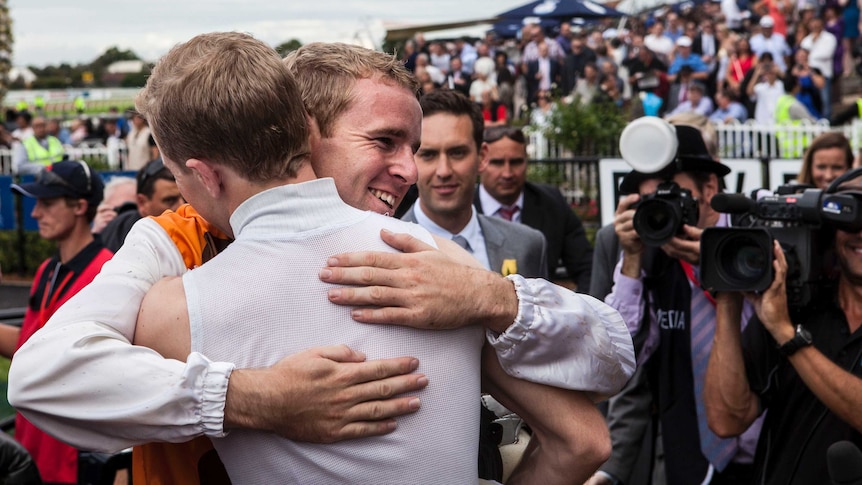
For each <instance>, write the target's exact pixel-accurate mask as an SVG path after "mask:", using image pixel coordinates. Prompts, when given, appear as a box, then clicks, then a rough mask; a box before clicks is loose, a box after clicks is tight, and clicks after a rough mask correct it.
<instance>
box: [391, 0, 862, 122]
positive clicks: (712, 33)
mask: <svg viewBox="0 0 862 485" xmlns="http://www.w3.org/2000/svg"><path fill="white" fill-rule="evenodd" d="M576 20H577V19H576ZM858 40H859V2H858V0H838V1H836V0H827V1H819V2H818V1H817V0H759V1H753V0H718V1H715V0H710V1H707V2H700V3H695V2H690V1H688V2H682V3H679V4H676V5H674V6H666V7H662V8H660V9H658V10H654V11H652V12H649V13H646V14H643V15H641V16H638V17H626V18H625V19H624V20H623V21H620V20H616V19H605V20H602V21H597V22H595V23H593V24H587V23H584V22H575V21H573V22H554V21H549V20H546V19H542V20H541V22H539V19H535V22H530V21H529V20H526V21H525V22H524V24H523V26H522V27H521V29H520V31H519V32H518V33H517V35H516V36H515V37H509V38H507V37H505V36H504V35H501V34H500V33H498V32H495V31H493V30H492V31H489V32H488V33H487V35H486V36H485V37H484V38H483V39H480V40H478V41H475V42H472V41H470V40H469V39H457V40H454V41H436V40H435V41H426V40H425V38H424V36H423V35H422V34H416V36H415V37H414V38H413V39H411V40H408V41H407V42H406V44H405V46H404V49H403V52H402V58H403V61H404V63H405V64H406V66H407V67H408V69H410V70H412V71H413V72H414V73H415V74H416V76H417V78H418V79H419V81H420V83H421V85H422V89H423V92H429V91H432V90H435V89H440V88H449V89H456V90H459V91H461V92H463V93H464V94H467V95H469V96H470V98H471V99H472V100H473V101H475V102H476V103H479V104H481V105H482V107H483V110H484V112H485V120H486V123H488V124H491V125H493V124H505V123H508V122H510V121H511V120H512V119H514V118H518V119H521V120H524V121H530V122H532V123H533V124H536V125H540V126H541V125H543V124H544V123H546V122H547V119H548V114H549V113H550V112H551V110H552V109H553V106H554V103H555V102H558V101H555V100H562V101H563V102H568V103H570V102H575V101H577V102H579V103H584V104H590V103H597V102H603V103H608V104H611V105H614V106H617V107H620V108H623V107H625V108H628V107H632V108H633V109H632V110H630V111H627V113H630V114H631V116H632V117H637V116H639V115H641V114H644V113H646V114H651V115H659V116H665V115H670V114H677V113H685V112H696V113H699V114H702V115H704V116H707V117H709V118H710V119H711V120H712V121H714V122H717V123H727V122H734V121H737V122H744V121H746V120H749V119H754V120H756V121H757V123H759V124H775V123H782V122H798V121H801V120H808V121H815V120H829V121H830V122H832V124H843V123H844V122H846V121H848V119H849V118H850V117H854V116H858V109H856V108H855V106H853V107H851V108H853V109H851V110H850V111H849V112H848V111H847V110H844V109H834V110H833V106H840V103H841V101H842V97H841V83H840V80H841V78H843V77H849V76H855V75H858V73H857V69H858V66H859V54H860V52H859V48H858ZM783 96H784V98H783V99H782V97H783ZM779 100H781V101H780V102H779ZM848 113H849V116H848Z"/></svg>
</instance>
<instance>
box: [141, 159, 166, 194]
mask: <svg viewBox="0 0 862 485" xmlns="http://www.w3.org/2000/svg"><path fill="white" fill-rule="evenodd" d="M164 168H165V163H164V162H163V161H162V159H161V158H157V159H155V160H152V161H150V162H149V163H147V164H146V165H145V166H144V168H143V169H142V171H141V174H140V177H139V178H140V181H139V183H138V187H146V186H147V182H149V181H150V179H151V178H153V177H155V176H156V175H157V174H158V173H159V172H161V171H162V170H163V169H164Z"/></svg>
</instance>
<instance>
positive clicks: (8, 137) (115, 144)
mask: <svg viewBox="0 0 862 485" xmlns="http://www.w3.org/2000/svg"><path fill="white" fill-rule="evenodd" d="M0 146H2V147H5V148H8V149H11V150H12V164H11V170H12V173H15V174H35V173H36V172H38V171H39V170H40V169H41V168H42V167H44V166H45V165H46V164H50V163H53V162H58V161H60V160H63V159H64V158H65V155H66V150H67V149H68V148H70V147H82V146H102V147H105V148H106V149H107V160H106V161H107V164H108V166H110V167H112V168H120V169H123V170H130V171H135V170H138V169H140V168H141V167H143V166H144V164H146V162H147V161H149V160H152V159H154V158H156V157H157V156H158V148H157V147H156V143H155V140H153V138H152V136H151V134H150V129H149V127H148V126H147V121H146V120H145V119H144V118H143V117H142V116H140V115H139V114H137V113H135V112H134V111H133V110H129V111H127V112H126V113H120V112H119V110H118V109H117V108H110V109H109V111H108V113H106V114H104V115H103V116H98V117H90V116H87V115H80V116H79V117H77V118H74V119H72V120H68V121H64V120H61V119H59V118H51V117H47V116H45V114H44V111H42V110H38V109H37V110H35V112H34V113H31V111H30V110H29V109H28V108H27V107H25V108H22V109H21V110H20V111H18V110H13V109H9V110H7V111H6V122H5V123H3V124H2V125H0Z"/></svg>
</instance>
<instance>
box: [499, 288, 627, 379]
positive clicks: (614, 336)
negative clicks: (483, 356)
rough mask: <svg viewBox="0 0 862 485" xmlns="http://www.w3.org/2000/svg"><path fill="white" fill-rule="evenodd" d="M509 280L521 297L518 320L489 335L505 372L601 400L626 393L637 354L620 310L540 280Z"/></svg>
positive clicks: (519, 297)
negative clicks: (622, 391) (623, 389)
mask: <svg viewBox="0 0 862 485" xmlns="http://www.w3.org/2000/svg"><path fill="white" fill-rule="evenodd" d="M507 278H508V279H509V280H511V281H512V282H513V283H514V284H515V291H516V292H517V294H518V300H519V308H518V315H517V317H516V318H515V322H514V323H513V324H512V325H511V326H510V327H509V328H508V329H507V330H506V331H505V332H504V333H502V334H500V335H497V334H496V333H494V332H491V331H488V333H487V336H488V341H489V342H490V343H491V345H493V346H494V348H495V349H496V351H497V357H498V358H499V360H500V365H501V366H502V367H503V369H504V370H505V371H506V373H508V374H509V375H511V376H513V377H517V378H520V379H525V380H528V381H532V382H538V383H540V384H547V385H551V386H554V387H561V388H565V389H575V390H580V391H588V392H595V393H599V394H601V395H611V394H615V393H617V392H618V391H619V390H620V389H622V387H623V386H624V385H625V383H626V382H628V380H629V378H630V377H631V375H632V373H633V372H634V370H635V354H634V347H633V346H632V339H631V335H630V334H629V331H628V328H627V327H626V324H625V322H624V321H623V319H622V317H620V314H619V313H618V312H617V311H616V310H614V309H613V308H611V307H610V306H608V305H606V304H604V303H602V302H601V301H599V300H597V299H595V298H593V297H591V296H589V295H585V294H581V293H575V292H574V291H571V290H568V289H566V288H563V287H560V286H557V285H554V284H553V283H550V282H548V281H545V280H542V279H525V278H523V277H522V276H519V275H510V276H508V277H507Z"/></svg>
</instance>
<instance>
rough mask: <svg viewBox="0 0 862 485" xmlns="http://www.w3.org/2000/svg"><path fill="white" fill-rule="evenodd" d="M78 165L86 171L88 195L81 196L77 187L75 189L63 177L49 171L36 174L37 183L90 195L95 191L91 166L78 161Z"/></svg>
mask: <svg viewBox="0 0 862 485" xmlns="http://www.w3.org/2000/svg"><path fill="white" fill-rule="evenodd" d="M78 163H79V164H80V165H81V168H82V169H83V170H84V173H85V174H86V176H87V191H86V194H80V191H79V190H78V188H77V187H73V186H72V185H71V184H69V182H67V181H66V180H65V179H64V178H63V177H61V176H59V175H57V174H56V173H54V172H52V171H51V170H47V169H46V170H42V171H41V172H39V173H37V174H36V183H38V184H41V185H45V186H48V187H50V186H54V187H64V188H67V189H69V190H71V191H72V192H74V193H75V194H79V195H89V194H90V193H91V192H92V191H93V188H92V185H91V184H92V180H91V174H90V167H89V165H87V164H86V163H84V162H82V161H80V160H79V161H78Z"/></svg>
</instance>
